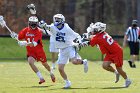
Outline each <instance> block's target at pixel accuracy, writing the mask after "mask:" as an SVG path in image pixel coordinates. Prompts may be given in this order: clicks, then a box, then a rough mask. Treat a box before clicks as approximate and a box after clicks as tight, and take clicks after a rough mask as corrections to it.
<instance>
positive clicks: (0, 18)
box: [0, 15, 6, 27]
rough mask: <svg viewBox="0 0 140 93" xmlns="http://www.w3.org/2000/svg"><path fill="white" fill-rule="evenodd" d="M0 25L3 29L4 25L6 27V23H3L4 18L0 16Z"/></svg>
mask: <svg viewBox="0 0 140 93" xmlns="http://www.w3.org/2000/svg"><path fill="white" fill-rule="evenodd" d="M0 25H1V26H2V27H5V25H6V22H5V21H4V18H3V16H2V15H0Z"/></svg>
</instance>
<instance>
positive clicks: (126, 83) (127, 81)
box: [124, 79, 132, 88]
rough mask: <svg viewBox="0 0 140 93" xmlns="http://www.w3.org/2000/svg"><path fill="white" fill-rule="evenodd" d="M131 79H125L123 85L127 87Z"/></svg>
mask: <svg viewBox="0 0 140 93" xmlns="http://www.w3.org/2000/svg"><path fill="white" fill-rule="evenodd" d="M131 83H132V82H131V80H130V79H128V80H125V85H124V87H126V88H127V87H129V86H130V85H131Z"/></svg>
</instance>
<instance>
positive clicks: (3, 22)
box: [0, 15, 19, 41]
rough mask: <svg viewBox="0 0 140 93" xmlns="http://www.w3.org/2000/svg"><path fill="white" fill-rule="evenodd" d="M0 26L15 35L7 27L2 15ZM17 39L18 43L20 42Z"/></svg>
mask: <svg viewBox="0 0 140 93" xmlns="http://www.w3.org/2000/svg"><path fill="white" fill-rule="evenodd" d="M0 25H1V26H2V28H3V27H6V29H7V30H8V31H9V32H10V34H12V33H13V31H11V29H10V28H9V27H8V26H7V25H6V22H5V21H4V18H3V16H2V15H0ZM15 39H16V40H17V41H19V40H18V38H15Z"/></svg>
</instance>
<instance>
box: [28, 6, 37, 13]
mask: <svg viewBox="0 0 140 93" xmlns="http://www.w3.org/2000/svg"><path fill="white" fill-rule="evenodd" d="M27 9H28V10H29V11H30V12H31V14H36V9H35V5H34V4H29V5H27Z"/></svg>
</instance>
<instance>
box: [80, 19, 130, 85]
mask: <svg viewBox="0 0 140 93" xmlns="http://www.w3.org/2000/svg"><path fill="white" fill-rule="evenodd" d="M105 29H106V24H104V23H101V22H97V23H95V24H93V23H92V24H91V25H90V26H89V27H88V28H87V32H88V35H89V36H91V35H92V37H91V38H90V40H89V41H85V42H83V43H81V44H80V46H85V45H91V46H92V47H93V46H95V45H97V46H98V47H99V49H100V51H101V52H102V54H105V58H104V61H103V64H102V67H103V68H104V69H105V70H107V71H110V72H113V73H115V75H116V81H115V83H117V82H118V81H119V76H120V75H121V76H122V77H123V78H124V79H125V85H124V87H128V86H129V85H130V84H131V81H130V79H128V77H127V75H126V73H125V72H124V71H123V69H122V66H123V50H122V48H121V47H120V45H119V44H118V43H117V42H116V41H114V40H113V39H112V37H111V36H109V35H108V34H107V33H106V32H105ZM93 35H94V36H93ZM111 63H114V64H115V66H116V70H115V69H114V68H113V67H112V66H111V65H110V64H111Z"/></svg>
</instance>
